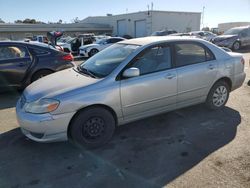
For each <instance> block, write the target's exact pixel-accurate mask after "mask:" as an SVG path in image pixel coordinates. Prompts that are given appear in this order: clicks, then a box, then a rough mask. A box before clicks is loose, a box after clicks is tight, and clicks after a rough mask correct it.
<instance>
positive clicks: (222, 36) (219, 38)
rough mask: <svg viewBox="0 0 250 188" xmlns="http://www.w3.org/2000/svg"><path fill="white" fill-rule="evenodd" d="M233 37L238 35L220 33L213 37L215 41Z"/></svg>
mask: <svg viewBox="0 0 250 188" xmlns="http://www.w3.org/2000/svg"><path fill="white" fill-rule="evenodd" d="M233 38H238V35H220V36H217V37H215V38H214V41H215V42H220V41H223V40H228V39H233Z"/></svg>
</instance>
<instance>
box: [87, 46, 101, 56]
mask: <svg viewBox="0 0 250 188" xmlns="http://www.w3.org/2000/svg"><path fill="white" fill-rule="evenodd" d="M98 52H99V50H97V49H96V48H93V49H92V50H90V52H89V57H92V56H93V55H95V54H97V53H98Z"/></svg>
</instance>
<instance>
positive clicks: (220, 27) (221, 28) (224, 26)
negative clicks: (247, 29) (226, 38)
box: [218, 22, 250, 33]
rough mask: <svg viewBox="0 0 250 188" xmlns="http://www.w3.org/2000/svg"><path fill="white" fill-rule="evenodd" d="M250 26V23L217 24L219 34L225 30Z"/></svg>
mask: <svg viewBox="0 0 250 188" xmlns="http://www.w3.org/2000/svg"><path fill="white" fill-rule="evenodd" d="M247 25H250V22H228V23H220V24H218V30H219V32H221V33H224V32H225V31H226V30H228V29H231V28H233V27H241V26H247Z"/></svg>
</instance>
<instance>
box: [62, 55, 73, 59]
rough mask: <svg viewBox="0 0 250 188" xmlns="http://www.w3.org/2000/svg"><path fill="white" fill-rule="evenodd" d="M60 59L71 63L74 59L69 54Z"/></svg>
mask: <svg viewBox="0 0 250 188" xmlns="http://www.w3.org/2000/svg"><path fill="white" fill-rule="evenodd" d="M62 59H63V60H65V61H73V60H74V57H73V56H72V55H71V54H65V55H63V56H62Z"/></svg>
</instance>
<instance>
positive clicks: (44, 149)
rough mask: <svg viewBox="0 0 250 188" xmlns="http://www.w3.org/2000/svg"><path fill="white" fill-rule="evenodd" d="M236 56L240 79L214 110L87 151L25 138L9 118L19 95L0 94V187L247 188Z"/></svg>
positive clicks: (124, 130)
mask: <svg viewBox="0 0 250 188" xmlns="http://www.w3.org/2000/svg"><path fill="white" fill-rule="evenodd" d="M243 52H244V57H245V59H246V70H245V71H246V73H247V78H246V80H245V83H244V85H243V86H242V87H241V88H240V89H238V90H236V91H234V92H232V93H231V95H230V98H229V101H228V103H227V105H226V107H225V108H223V109H222V110H219V111H210V110H207V109H206V108H205V107H204V106H203V105H196V106H193V107H189V108H185V109H181V110H177V111H174V112H169V113H166V114H162V115H159V116H155V117H152V118H148V119H145V120H141V121H137V122H134V123H130V124H128V125H124V126H121V127H120V128H118V130H117V131H116V134H115V137H114V138H113V139H112V140H111V142H110V143H108V144H107V145H105V146H104V147H102V148H99V149H95V150H91V151H86V150H84V149H81V148H77V147H75V146H73V145H72V144H70V143H69V142H62V143H51V144H40V143H36V142H33V141H31V140H29V139H27V138H25V137H24V136H23V135H22V134H21V132H20V130H19V128H17V127H18V125H17V122H16V119H15V108H14V106H15V103H16V100H17V99H18V97H19V94H18V93H15V92H9V93H5V94H1V95H0V133H1V135H0V188H2V187H3V188H8V187H10V188H21V187H25V188H26V187H42V188H46V187H53V188H54V187H73V188H78V187H79V188H80V187H162V186H167V187H235V188H237V187H249V185H250V145H249V138H250V123H249V122H250V115H249V114H250V87H249V86H248V85H247V82H248V80H249V79H250V69H249V59H250V53H249V51H248V52H247V51H243ZM78 63H79V62H78Z"/></svg>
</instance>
